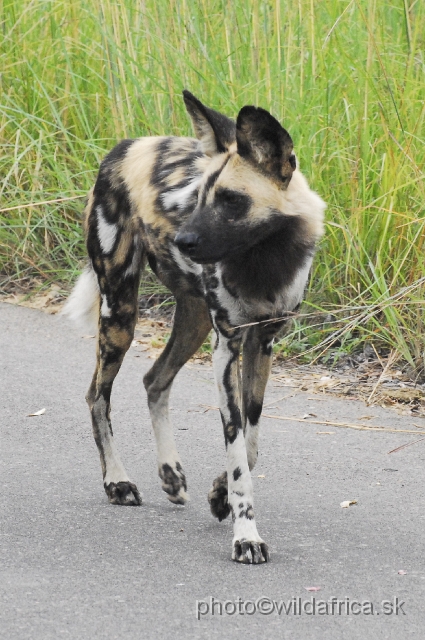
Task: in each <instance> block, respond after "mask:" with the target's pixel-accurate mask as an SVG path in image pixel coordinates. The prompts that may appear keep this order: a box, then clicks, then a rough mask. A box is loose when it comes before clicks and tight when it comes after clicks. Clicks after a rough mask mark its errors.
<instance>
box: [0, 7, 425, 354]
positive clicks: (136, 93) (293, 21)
mask: <svg viewBox="0 0 425 640" xmlns="http://www.w3.org/2000/svg"><path fill="white" fill-rule="evenodd" d="M0 20H1V42H0V70H1V74H0V83H1V100H0V102H1V105H0V141H1V147H2V153H1V158H0V178H1V186H0V194H1V199H0V209H1V212H0V216H1V228H0V271H1V273H2V274H3V275H2V282H3V285H4V284H5V283H7V282H9V281H10V280H11V279H16V278H22V277H24V276H29V275H34V274H39V275H41V276H42V277H43V278H45V279H46V281H49V280H52V279H60V280H66V279H70V278H72V277H74V276H75V274H76V272H77V270H78V268H79V267H80V265H81V260H80V259H81V258H82V256H83V255H84V249H83V242H82V233H81V227H80V216H81V210H82V207H83V196H84V194H85V193H86V192H87V190H88V189H89V187H90V186H91V185H92V183H93V180H94V178H95V174H96V170H97V167H98V163H99V161H100V159H101V158H102V156H103V155H104V153H105V151H106V150H108V149H110V148H111V146H112V145H113V144H114V143H115V142H116V141H117V140H119V139H121V138H124V137H135V136H140V135H157V134H163V133H174V134H182V135H187V134H190V133H191V129H190V125H189V121H188V119H187V117H186V115H185V112H184V108H183V102H182V100H181V97H180V93H181V90H182V89H183V88H184V87H187V88H189V89H190V90H191V91H192V92H193V93H195V95H197V96H199V97H200V99H201V100H203V101H204V102H205V103H206V104H208V105H210V106H212V107H214V108H216V109H221V110H223V111H224V112H225V113H227V114H229V115H233V116H234V115H236V113H237V110H238V109H239V108H240V107H241V106H242V105H244V104H252V103H254V104H258V105H261V106H263V107H265V108H267V109H269V110H271V111H272V113H273V114H274V115H275V116H276V117H277V118H278V119H280V120H281V121H282V122H283V123H284V125H285V126H286V127H287V128H288V130H289V131H290V133H291V135H292V137H293V139H294V141H295V145H296V152H297V155H298V158H299V161H300V164H301V168H302V170H303V171H304V172H305V174H306V175H307V176H308V178H309V180H310V182H311V184H312V186H313V187H314V188H315V189H316V190H317V191H318V192H319V193H320V194H321V195H322V197H323V198H324V199H325V200H326V201H327V202H328V205H329V207H328V212H327V229H326V236H325V238H324V240H323V242H322V243H321V246H320V250H319V252H318V254H317V258H316V261H315V267H314V272H313V277H312V280H311V284H310V291H309V294H308V297H307V305H306V307H305V310H306V312H309V313H316V312H318V311H323V310H327V311H329V312H330V311H332V312H335V318H336V319H337V322H336V323H334V324H332V323H331V324H327V325H326V326H323V325H320V326H317V327H310V328H309V329H308V330H307V331H305V330H304V329H303V331H302V332H301V324H300V321H299V322H298V324H297V325H296V326H295V330H294V331H293V332H292V342H291V344H292V345H293V348H294V349H298V350H301V351H302V350H305V349H306V348H310V347H314V346H316V347H317V345H321V347H320V348H322V347H323V348H325V349H326V348H330V347H331V346H332V345H333V346H335V344H337V345H339V347H338V348H339V349H340V350H350V349H352V348H353V347H354V346H355V345H356V344H358V342H360V341H362V340H364V339H365V338H368V337H369V338H370V339H372V340H373V341H381V342H384V343H385V344H386V345H387V346H388V347H389V348H391V349H396V350H397V351H399V352H400V353H401V355H402V356H403V357H404V359H405V360H406V361H408V362H409V363H410V364H411V365H418V363H420V362H422V354H423V351H424V347H423V342H424V337H425V327H424V319H423V311H422V309H423V304H422V303H423V300H424V294H425V291H424V284H423V280H422V279H423V278H424V276H425V267H424V260H423V254H424V248H423V243H424V224H425V217H424V201H425V198H424V196H425V182H424V159H425V144H424V142H425V141H424V137H425V129H424V116H425V102H424V100H425V73H424V71H425V54H424V52H425V3H423V2H422V1H421V0H388V1H387V0H386V1H384V0H321V1H320V2H313V0H294V1H293V2H284V1H283V0H270V1H268V2H266V1H263V0H259V1H254V0H232V1H230V0H196V1H195V0H168V1H166V0H156V1H155V0H144V1H139V2H135V1H134V0H121V1H120V2H118V1H116V2H113V1H112V0H96V1H94V0H73V1H72V2H69V1H68V0H50V1H49V0H3V4H2V5H1V8H0ZM45 201H50V202H49V203H48V204H42V203H43V202H45ZM52 201H53V202H52ZM350 309H351V310H350ZM342 310H345V311H344V312H342ZM313 317H314V316H313ZM350 322H351V324H350ZM310 323H311V319H310ZM335 332H336V333H335ZM285 344H286V343H285ZM285 348H286V347H285Z"/></svg>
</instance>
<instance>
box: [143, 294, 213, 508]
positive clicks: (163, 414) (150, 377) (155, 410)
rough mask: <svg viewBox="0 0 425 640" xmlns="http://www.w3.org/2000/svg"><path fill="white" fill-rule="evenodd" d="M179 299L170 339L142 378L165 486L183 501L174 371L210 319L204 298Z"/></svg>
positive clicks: (196, 346)
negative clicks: (172, 404)
mask: <svg viewBox="0 0 425 640" xmlns="http://www.w3.org/2000/svg"><path fill="white" fill-rule="evenodd" d="M176 302H177V304H176V312H175V315H174V325H173V330H172V333H171V336H170V339H169V341H168V342H167V346H166V347H165V349H164V351H163V352H162V353H161V355H160V357H159V358H158V360H157V361H156V362H155V364H154V365H153V367H152V369H151V370H150V371H148V373H147V374H146V375H145V377H144V379H143V382H144V385H145V388H146V391H147V394H148V404H149V411H150V414H151V418H152V426H153V430H154V433H155V439H156V444H157V450H158V473H159V477H160V478H161V480H162V488H163V490H164V491H165V492H166V494H167V497H168V499H169V500H170V501H171V502H174V503H176V504H184V503H185V502H186V501H187V500H188V498H189V496H188V494H187V493H186V492H187V486H186V477H185V475H184V471H183V468H182V464H181V459H180V456H179V454H178V451H177V447H176V443H175V440H174V434H173V428H172V425H171V423H170V419H169V412H168V400H169V396H170V390H171V385H172V382H173V380H174V377H175V375H176V374H177V372H178V371H179V370H180V369H181V367H182V366H183V365H184V364H185V362H186V361H187V360H188V359H189V358H190V357H191V356H192V355H193V354H194V353H195V351H196V350H197V349H199V347H200V346H201V344H202V343H203V341H204V340H205V338H206V336H207V335H208V332H209V330H210V329H211V322H210V319H209V315H208V311H207V307H206V305H205V302H204V301H203V300H202V299H200V298H194V297H192V296H188V295H184V296H177V295H176Z"/></svg>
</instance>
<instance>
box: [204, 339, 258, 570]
mask: <svg viewBox="0 0 425 640" xmlns="http://www.w3.org/2000/svg"><path fill="white" fill-rule="evenodd" d="M233 333H234V334H235V335H234V336H232V337H226V336H224V335H223V334H222V333H220V332H217V341H216V345H215V350H214V355H213V362H214V374H215V377H216V382H217V387H218V393H219V403H220V413H221V419H222V422H223V429H224V439H225V443H226V449H227V480H228V508H229V509H230V510H231V513H232V519H233V532H234V537H233V550H232V559H233V560H235V561H237V562H243V563H247V564H260V563H262V562H267V561H268V559H269V552H268V548H267V545H266V544H265V542H264V541H263V540H262V538H260V536H259V534H258V531H257V525H256V523H255V518H254V509H253V503H254V500H253V488H252V481H251V474H250V470H249V465H248V459H247V453H246V446H245V438H244V433H243V427H242V414H241V389H240V387H241V383H240V370H239V353H240V346H241V334H240V332H237V331H234V332H233ZM223 480H225V479H224V477H223ZM216 482H217V481H216ZM210 501H211V492H210Z"/></svg>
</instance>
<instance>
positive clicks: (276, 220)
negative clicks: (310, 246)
mask: <svg viewBox="0 0 425 640" xmlns="http://www.w3.org/2000/svg"><path fill="white" fill-rule="evenodd" d="M183 96H184V100H185V103H186V108H187V110H188V112H189V115H190V116H191V118H192V121H193V125H194V128H195V132H196V135H197V137H198V138H199V139H200V141H201V144H202V148H203V150H204V152H205V154H206V155H208V156H210V157H211V162H210V165H209V167H208V170H207V171H206V172H205V174H204V176H203V179H202V183H201V185H200V188H199V196H198V203H197V206H196V208H195V210H194V211H193V213H192V215H191V216H190V218H189V219H188V220H187V221H186V222H185V224H184V225H183V227H182V228H181V229H180V231H179V233H178V234H177V235H176V238H175V242H176V244H177V246H178V247H179V249H180V250H181V251H182V252H183V253H185V254H186V255H188V256H189V257H190V258H191V259H192V260H194V261H195V262H199V263H208V262H217V261H220V260H223V259H225V258H226V257H231V256H234V255H235V254H237V253H240V252H243V251H246V250H247V249H249V248H250V247H253V246H254V245H256V244H257V243H259V242H261V241H262V240H264V239H265V238H266V237H268V236H269V235H271V234H273V233H275V232H276V231H280V230H282V229H284V228H285V225H287V222H288V216H294V215H299V214H300V213H301V211H295V210H294V207H293V206H291V197H290V193H289V192H290V190H291V189H289V190H288V187H289V186H290V184H291V180H292V179H293V177H294V171H295V170H296V160H295V156H294V154H293V143H292V139H291V136H290V135H289V133H288V132H287V131H286V130H285V129H284V128H283V127H282V126H281V125H280V124H279V122H278V121H277V120H276V119H275V118H274V117H273V116H272V115H270V113H268V112H267V111H265V110H264V109H261V108H257V107H253V106H246V107H243V108H242V109H241V111H240V112H239V114H238V117H237V120H236V123H235V122H234V121H233V120H230V119H229V118H227V117H226V116H224V115H222V114H220V113H218V112H216V111H213V110H212V109H209V108H207V107H205V106H204V105H203V104H202V103H201V102H200V101H199V100H197V99H196V98H195V97H194V96H193V95H192V94H191V93H189V92H188V91H184V92H183ZM297 173H298V174H299V172H297V171H295V175H296V174H297ZM300 181H301V182H300ZM296 182H297V185H298V188H299V187H300V186H301V187H302V189H303V190H307V191H308V192H309V193H310V194H311V195H313V196H315V197H316V198H317V199H318V200H320V199H319V198H318V196H316V194H313V192H311V191H310V190H309V189H308V186H307V184H306V182H305V180H304V179H303V177H302V176H301V174H299V179H298V180H297V181H296ZM304 195H305V194H304ZM320 202H321V201H320ZM317 235H321V232H320V231H319V232H318V234H317ZM313 242H314V241H313Z"/></svg>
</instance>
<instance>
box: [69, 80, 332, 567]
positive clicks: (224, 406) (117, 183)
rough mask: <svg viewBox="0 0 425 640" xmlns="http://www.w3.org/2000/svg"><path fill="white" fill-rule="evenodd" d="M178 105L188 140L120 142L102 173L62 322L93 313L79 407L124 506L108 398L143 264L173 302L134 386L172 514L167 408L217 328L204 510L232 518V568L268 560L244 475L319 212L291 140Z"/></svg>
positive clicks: (107, 481) (177, 491)
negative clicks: (163, 340)
mask: <svg viewBox="0 0 425 640" xmlns="http://www.w3.org/2000/svg"><path fill="white" fill-rule="evenodd" d="M183 95H184V101H185V104H186V108H187V110H188V112H189V115H190V117H191V119H192V121H193V125H194V129H195V132H196V136H197V138H198V139H197V140H196V139H192V138H179V137H153V138H140V139H137V140H124V141H123V142H121V143H120V144H118V145H117V146H116V147H115V148H114V149H113V151H111V153H109V155H107V156H106V158H105V159H104V161H103V162H102V164H101V166H100V170H99V175H98V178H97V181H96V184H95V186H94V188H93V189H92V191H91V192H90V194H89V196H88V204H87V208H86V219H85V231H86V238H87V250H88V254H89V258H90V265H89V267H88V268H87V269H86V271H85V272H83V274H82V275H81V277H80V279H79V281H78V283H77V285H76V287H75V289H74V291H73V293H72V294H71V297H70V300H69V302H68V306H67V313H68V314H69V315H70V316H74V317H78V316H81V317H83V316H88V315H90V313H92V312H93V311H94V312H95V313H96V314H97V319H98V331H99V335H98V348H97V366H96V370H95V373H94V377H93V381H92V383H91V386H90V389H89V391H88V394H87V402H88V404H89V407H90V410H91V416H92V422H93V433H94V438H95V440H96V444H97V446H98V449H99V454H100V460H101V464H102V471H103V482H104V487H105V491H106V494H107V496H108V498H109V501H110V502H111V503H112V504H121V505H139V504H141V501H142V499H141V496H140V493H139V491H138V489H137V487H136V485H135V484H134V483H133V482H131V480H130V479H129V477H128V476H127V473H126V471H125V468H124V465H123V463H122V462H121V459H120V456H119V454H118V451H117V449H116V447H115V444H114V439H113V435H112V428H111V422H110V396H111V389H112V384H113V381H114V378H115V376H116V375H117V373H118V370H119V368H120V366H121V363H122V360H123V358H124V354H125V353H126V351H127V349H128V348H129V346H130V344H131V341H132V339H133V333H134V328H135V324H136V320H137V309H138V300H137V294H138V285H139V276H140V271H141V269H142V267H143V265H144V264H145V261H146V259H147V260H148V262H149V264H150V266H151V268H152V270H153V271H154V272H155V273H156V275H157V276H158V278H159V279H160V280H161V282H163V283H164V284H165V285H166V286H167V287H168V288H169V289H170V290H171V291H172V292H173V294H174V296H175V299H176V311H175V317H174V326H173V330H172V334H171V337H170V339H169V342H168V343H167V346H166V347H165V349H164V351H163V353H162V354H161V356H160V357H159V358H158V360H156V362H155V363H154V365H153V367H152V368H151V370H150V371H149V372H148V373H147V374H146V375H145V377H144V385H145V387H146V391H147V395H148V404H149V410H150V414H151V418H152V424H153V430H154V432H155V437H156V442H157V448H158V468H159V476H160V478H161V479H162V487H163V489H164V491H165V492H166V493H167V496H168V499H169V500H171V502H174V503H177V504H183V503H184V502H185V501H186V500H187V498H188V496H187V494H186V478H185V475H184V472H183V468H182V463H181V460H180V456H179V454H178V452H177V449H176V444H175V441H174V437H173V431H172V428H171V425H170V422H169V417H168V398H169V394H170V389H171V384H172V381H173V379H174V377H175V375H176V374H177V372H178V371H179V369H180V368H181V367H182V366H183V365H184V364H185V362H186V361H187V360H188V359H189V358H190V357H191V356H192V355H193V354H194V353H195V351H196V350H197V349H198V348H199V347H200V346H201V344H202V343H203V341H204V340H205V338H206V336H207V335H208V332H209V331H210V329H211V327H213V329H214V332H213V333H214V337H215V345H214V353H213V363H214V373H215V377H216V382H217V387H218V394H219V403H220V412H221V419H222V422H223V428H224V438H225V443H226V449H227V471H225V472H224V473H222V474H221V475H219V476H218V478H216V479H215V480H214V482H213V486H212V489H211V490H210V492H209V495H208V500H209V502H210V505H211V511H212V513H213V515H214V516H216V517H217V518H218V519H219V520H223V519H224V518H226V517H227V516H228V515H229V513H231V514H232V518H233V523H234V525H233V526H234V538H233V551H232V558H233V559H234V560H236V561H238V562H244V563H254V564H257V563H261V562H267V560H268V559H269V552H268V548H267V545H266V544H265V542H264V541H263V540H262V539H261V537H260V536H259V534H258V531H257V526H256V523H255V519H254V510H253V491H252V482H251V475H250V471H251V469H252V468H253V467H254V465H255V462H256V460H257V451H258V449H257V442H258V432H259V418H260V414H261V410H262V402H263V395H264V390H265V386H266V383H267V379H268V376H269V372H270V367H271V360H272V344H273V338H274V336H275V334H276V333H277V331H278V329H279V328H280V327H281V326H282V325H283V323H284V320H280V321H279V322H274V323H267V320H270V319H275V318H282V317H284V316H285V313H287V312H290V311H293V310H294V309H296V308H297V307H298V305H299V304H300V302H301V299H302V296H303V292H304V288H305V285H306V282H307V278H308V274H309V271H310V266H311V262H312V257H313V253H314V248H315V244H316V242H317V240H318V238H320V236H321V235H322V232H323V211H324V208H325V204H324V202H323V201H322V200H321V199H320V198H319V196H318V195H317V194H315V193H314V192H313V191H311V190H310V189H309V187H308V185H307V182H306V180H305V178H304V177H303V176H302V174H301V173H300V172H299V170H298V169H297V166H296V159H295V156H294V155H293V151H292V149H293V144H292V140H291V137H290V136H289V134H288V133H287V131H285V129H283V128H282V127H281V125H280V124H279V123H278V122H277V120H275V119H274V118H273V117H272V116H271V115H270V114H269V113H268V112H267V111H265V110H264V109H260V108H256V107H252V106H246V107H243V109H241V111H240V112H239V114H238V116H237V121H236V123H235V122H234V121H233V120H230V119H229V118H227V117H226V116H224V115H222V114H220V113H218V112H216V111H213V110H212V109H209V108H207V107H205V106H204V105H203V104H202V103H201V102H199V100H197V99H196V98H195V97H194V96H193V95H192V94H191V93H189V92H188V91H184V93H183ZM258 321H260V324H251V326H248V327H247V326H245V327H244V326H241V325H249V324H250V323H256V322H258ZM241 348H242V350H243V363H242V372H240V350H241Z"/></svg>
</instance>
